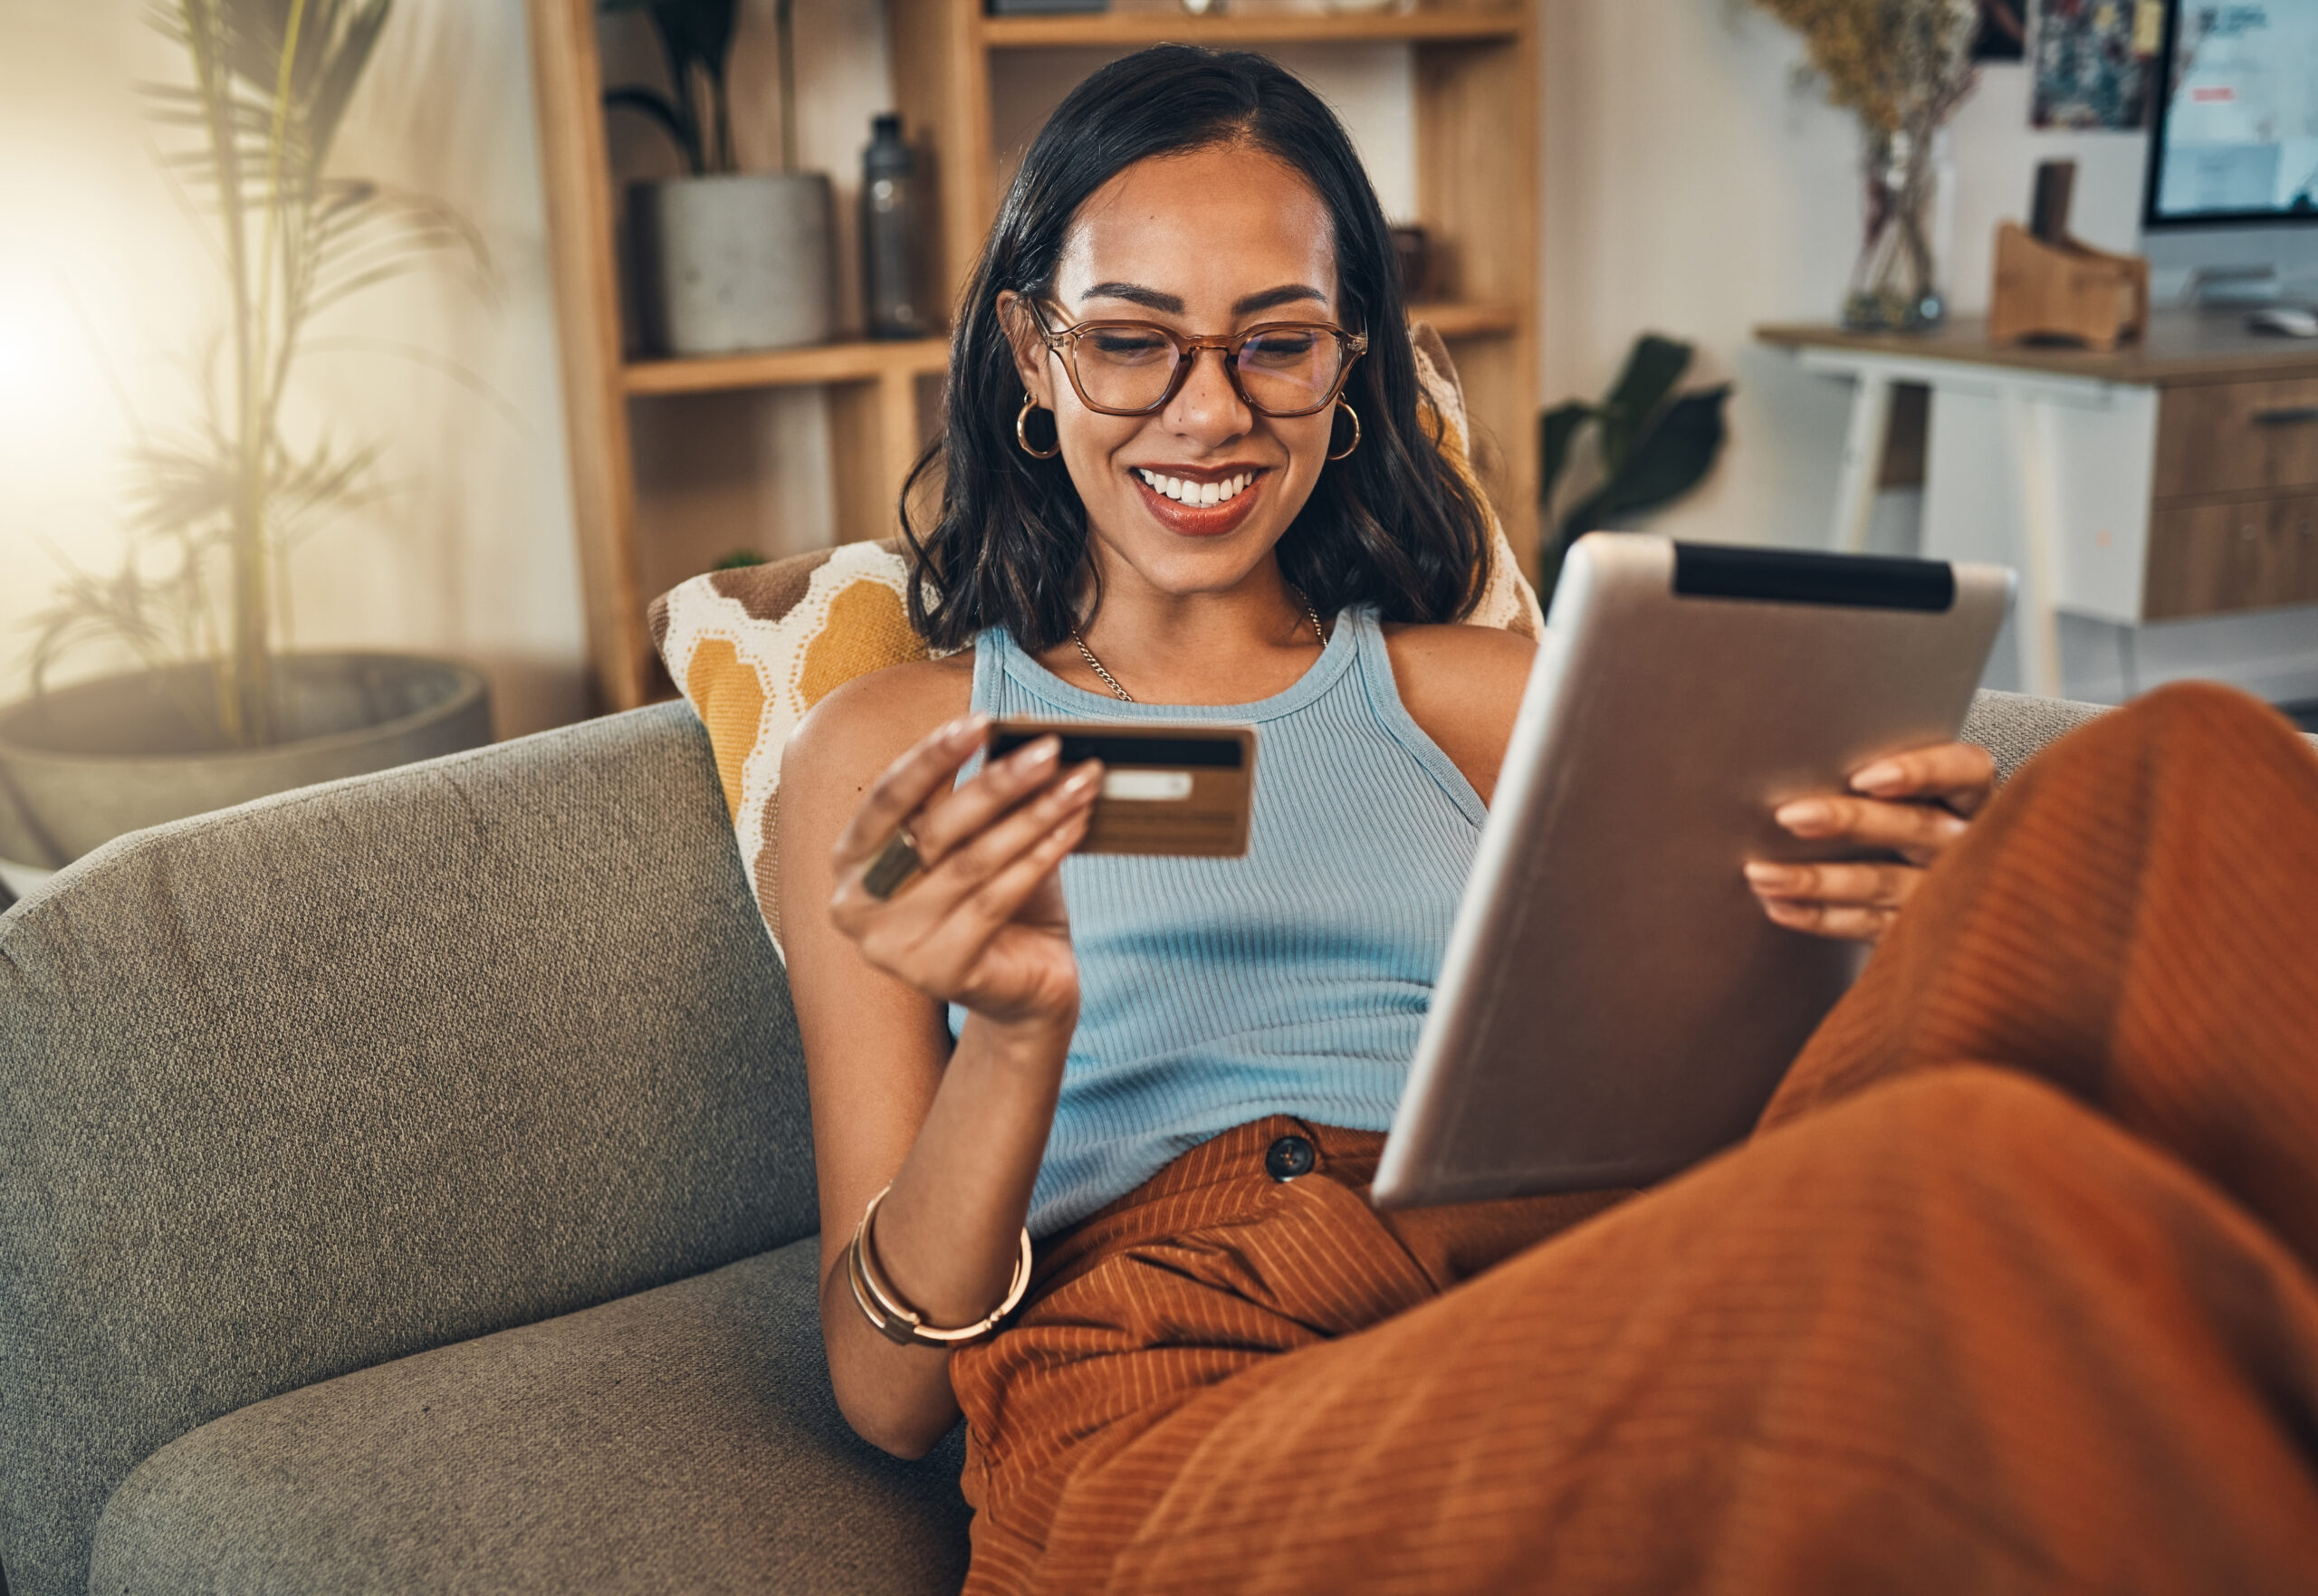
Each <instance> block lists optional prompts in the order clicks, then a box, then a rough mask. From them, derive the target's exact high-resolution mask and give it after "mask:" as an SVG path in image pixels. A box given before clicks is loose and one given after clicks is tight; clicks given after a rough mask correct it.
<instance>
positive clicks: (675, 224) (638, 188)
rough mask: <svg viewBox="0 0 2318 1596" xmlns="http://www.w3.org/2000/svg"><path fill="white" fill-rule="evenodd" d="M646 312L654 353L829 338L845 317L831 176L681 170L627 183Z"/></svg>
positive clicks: (719, 351) (646, 333) (721, 351)
mask: <svg viewBox="0 0 2318 1596" xmlns="http://www.w3.org/2000/svg"><path fill="white" fill-rule="evenodd" d="M628 225H629V227H630V228H631V229H632V237H631V248H632V249H633V251H634V260H635V267H636V278H637V314H638V316H639V317H640V319H641V321H642V326H641V329H640V330H641V331H642V333H643V337H644V342H645V347H646V349H647V351H649V352H650V353H652V354H656V355H725V354H732V353H734V352H737V351H739V350H742V349H784V348H787V347H789V346H790V345H793V344H817V343H823V342H826V341H827V340H828V339H829V335H830V333H831V332H832V331H833V330H835V328H836V324H837V314H836V302H837V296H836V292H835V288H836V271H835V267H834V265H833V264H832V262H833V260H834V253H833V240H832V237H831V225H832V224H831V200H830V194H829V178H828V177H826V176H825V175H824V174H822V173H819V172H789V173H781V172H742V173H737V174H731V175H727V176H722V177H674V178H670V179H668V180H667V181H666V182H659V183H638V184H636V185H634V186H632V187H630V188H629V189H628Z"/></svg>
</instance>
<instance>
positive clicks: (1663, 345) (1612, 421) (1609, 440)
mask: <svg viewBox="0 0 2318 1596" xmlns="http://www.w3.org/2000/svg"><path fill="white" fill-rule="evenodd" d="M1692 352H1693V351H1692V350H1691V346H1690V345H1689V344H1686V343H1681V342H1679V341H1677V340H1676V339H1671V338H1662V337H1660V336H1659V335H1658V334H1656V333H1654V332H1646V333H1644V334H1643V335H1642V337H1640V338H1638V339H1634V344H1633V350H1632V352H1631V353H1629V354H1628V355H1627V356H1626V366H1625V369H1624V371H1623V372H1621V373H1619V375H1618V380H1617V382H1616V383H1615V384H1614V386H1613V387H1611V389H1610V392H1609V395H1608V397H1605V398H1604V400H1603V401H1602V469H1603V470H1604V472H1606V473H1609V474H1610V475H1611V476H1615V475H1617V474H1618V473H1619V472H1620V471H1622V470H1624V467H1625V462H1626V455H1627V453H1628V451H1630V450H1631V449H1632V448H1633V445H1634V443H1635V441H1636V440H1637V439H1639V438H1640V437H1642V435H1643V434H1644V433H1645V432H1647V431H1648V430H1649V427H1650V424H1651V421H1652V419H1653V418H1654V417H1655V416H1657V414H1658V411H1659V408H1660V406H1662V405H1664V404H1665V403H1666V400H1667V397H1668V396H1669V395H1671V393H1673V391H1674V388H1675V385H1677V384H1678V383H1680V382H1681V380H1682V374H1683V373H1684V372H1686V371H1688V370H1689V369H1690V368H1691V354H1692Z"/></svg>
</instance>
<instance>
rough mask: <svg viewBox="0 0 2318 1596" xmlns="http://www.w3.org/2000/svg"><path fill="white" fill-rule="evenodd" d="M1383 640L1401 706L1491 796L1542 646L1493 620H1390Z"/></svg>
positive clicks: (1483, 793) (1483, 794) (1485, 797)
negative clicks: (1472, 622)
mask: <svg viewBox="0 0 2318 1596" xmlns="http://www.w3.org/2000/svg"><path fill="white" fill-rule="evenodd" d="M1384 646H1385V650H1386V652H1387V653H1388V654H1390V655H1391V656H1392V660H1393V680H1394V683H1395V684H1396V685H1397V686H1398V687H1399V688H1400V691H1401V704H1402V707H1403V708H1404V709H1406V710H1407V711H1408V712H1409V718H1410V719H1411V720H1413V721H1414V722H1416V723H1417V725H1418V726H1420V727H1421V728H1422V729H1423V731H1424V734H1425V735H1426V736H1428V737H1430V738H1432V741H1434V742H1435V743H1438V744H1439V745H1440V748H1441V751H1442V752H1443V753H1445V754H1447V755H1448V756H1449V758H1450V760H1451V763H1453V764H1454V765H1455V766H1456V767H1457V769H1460V770H1461V771H1463V772H1464V774H1465V779H1466V780H1468V781H1470V782H1471V783H1472V784H1473V790H1474V791H1476V792H1478V793H1480V795H1481V801H1482V802H1483V803H1487V802H1488V801H1489V798H1490V797H1491V795H1492V794H1494V793H1495V792H1496V790H1497V773H1498V769H1499V766H1501V765H1502V764H1503V763H1504V762H1505V745H1506V743H1507V742H1508V741H1509V740H1510V739H1511V737H1512V735H1513V718H1514V716H1515V715H1516V714H1517V713H1518V712H1519V711H1520V708H1521V693H1522V690H1523V689H1524V688H1525V687H1527V686H1528V683H1529V667H1530V664H1532V663H1533V662H1534V661H1535V660H1536V658H1537V645H1536V644H1535V643H1533V642H1531V641H1530V640H1529V639H1528V638H1527V637H1523V636H1517V635H1516V634H1514V633H1511V632H1506V631H1500V630H1499V628H1497V627H1495V626H1386V627H1385V628H1384Z"/></svg>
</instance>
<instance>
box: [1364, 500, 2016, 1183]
mask: <svg viewBox="0 0 2318 1596" xmlns="http://www.w3.org/2000/svg"><path fill="white" fill-rule="evenodd" d="M2011 585H2012V578H2011V574H2010V573H2009V572H2008V571H2005V570H2003V569H2000V568H1995V567H1987V566H1978V567H1975V566H1957V567H1952V568H1951V567H1949V566H1946V565H1943V564H1934V563H1931V562H1926V561H1920V560H1881V559H1844V558H1841V557H1832V556H1795V555H1782V554H1777V553H1773V552H1770V551H1764V550H1725V549H1711V548H1703V547H1692V546H1688V545H1685V546H1681V548H1680V550H1679V551H1678V546H1677V545H1675V544H1674V543H1672V542H1671V541H1670V540H1666V539H1663V538H1659V537H1650V536H1643V535H1635V534H1598V533H1597V534H1595V535H1592V536H1589V537H1586V538H1585V539H1582V540H1579V542H1578V543H1577V544H1576V547H1575V548H1574V549H1573V550H1572V551H1571V554H1570V557H1569V559H1568V561H1567V563H1566V567H1565V569H1564V574H1563V578H1562V585H1561V588H1560V590H1559V591H1558V592H1557V595H1556V597H1555V601H1554V614H1553V619H1552V623H1551V625H1550V626H1548V627H1547V638H1546V641H1545V644H1544V645H1543V646H1542V647H1541V648H1540V650H1539V654H1538V657H1537V664H1536V666H1535V668H1534V670H1533V672H1532V674H1531V676H1530V681H1529V686H1528V693H1527V694H1526V696H1525V697H1524V699H1523V701H1522V706H1521V710H1520V714H1519V717H1518V721H1517V722H1516V726H1515V730H1514V733H1513V738H1512V741H1511V744H1510V746H1509V749H1508V750H1507V757H1506V762H1505V766H1504V775H1503V776H1502V778H1501V779H1500V780H1499V787H1498V790H1497V793H1496V796H1495V801H1494V804H1493V806H1492V809H1491V813H1490V816H1489V824H1488V826H1487V827H1486V828H1485V829H1484V831H1483V833H1482V837H1481V843H1480V850H1479V854H1478V856H1477V857H1476V859H1475V862H1474V868H1473V875H1472V880H1471V884H1470V885H1469V886H1468V888H1467V891H1466V894H1465V900H1464V903H1463V904H1462V906H1461V909H1460V911H1459V915H1458V920H1457V923H1456V927H1455V930H1454V931H1453V932H1452V933H1451V938H1450V943H1449V947H1448V950H1447V952H1446V955H1445V957H1444V959H1443V961H1442V972H1441V979H1440V981H1439V983H1438V985H1437V987H1436V989H1435V991H1434V996H1433V1003H1432V1011H1431V1013H1430V1015H1429V1017H1428V1019H1427V1022H1426V1027H1425V1030H1424V1032H1423V1035H1422V1039H1421V1041H1420V1043H1419V1045H1418V1048H1417V1053H1416V1057H1415V1059H1414V1061H1413V1066H1412V1069H1411V1074H1410V1078H1409V1085H1408V1088H1407V1090H1406V1093H1405V1094H1404V1095H1403V1100H1402V1104H1401V1107H1400V1111H1399V1114H1398V1116H1397V1118H1396V1120H1395V1122H1394V1127H1393V1132H1392V1136H1391V1138H1390V1139H1389V1141H1388V1142H1387V1144H1386V1147H1385V1151H1384V1160H1383V1162H1382V1164H1381V1165H1380V1167H1379V1169H1378V1171H1377V1178H1376V1183H1375V1200H1376V1202H1377V1203H1378V1204H1379V1205H1380V1206H1384V1207H1402V1206H1410V1205H1414V1204H1422V1203H1437V1202H1460V1201H1470V1200H1477V1199H1484V1198H1495V1197H1508V1196H1514V1195H1518V1194H1523V1193H1530V1192H1540V1191H1555V1190H1582V1189H1586V1188H1592V1187H1603V1186H1621V1185H1638V1184H1643V1183H1645V1182H1648V1181H1652V1180H1658V1179H1660V1178H1662V1177H1663V1176H1666V1175H1669V1174H1671V1173H1673V1172H1675V1171H1679V1170H1681V1169H1683V1168H1685V1167H1687V1166H1688V1165H1690V1164H1691V1163H1693V1162H1696V1161H1698V1160H1700V1159H1701V1158H1704V1157H1706V1156H1708V1155H1709V1154H1710V1153H1712V1152H1716V1151H1718V1150H1719V1149H1720V1148H1722V1147H1725V1146H1728V1145H1729V1144H1730V1143H1731V1142H1736V1141H1738V1139H1740V1138H1741V1137H1743V1136H1745V1135H1746V1134H1747V1133H1748V1131H1749V1130H1750V1129H1751V1128H1752V1126H1753V1124H1754V1122H1755V1120H1756V1118H1757V1116H1758V1114H1759V1113H1761V1110H1762V1107H1763V1105H1764V1104H1765V1103H1766V1102H1767V1101H1768V1099H1769V1096H1770V1093H1771V1090H1772V1088H1773V1087H1774V1086H1775V1085H1777V1081H1778V1078H1779V1076H1780V1075H1782V1074H1783V1073H1784V1072H1785V1070H1786V1066H1787V1064H1788V1063H1789V1061H1791V1060H1792V1059H1793V1058H1794V1056H1795V1055H1796V1052H1797V1051H1798V1050H1799V1049H1800V1048H1801V1047H1802V1045H1803V1043H1804V1041H1805V1040H1806V1038H1807V1037H1809V1035H1810V1034H1811V1031H1812V1029H1813V1028H1814V1027H1815V1026H1816V1025H1817V1024H1818V1022H1819V1020H1820V1018H1822V1017H1823V1016H1824V1015H1825V1013H1826V1011H1827V1009H1828V1008H1830V1007H1832V1006H1833V1004H1834V1001H1835V999H1837V998H1839V997H1840V996H1841V995H1842V994H1843V991H1844V989H1845V987H1846V986H1847V985H1848V984H1849V983H1850V981H1851V980H1852V979H1853V976H1854V975H1855V973H1856V972H1857V970H1858V967H1859V963H1860V961H1861V959H1862V956H1863V952H1862V950H1861V949H1860V948H1859V947H1857V946H1856V945H1855V944H1852V943H1846V942H1834V941H1825V940H1822V939H1818V938H1815V937H1810V936H1806V935H1804V934H1801V933H1798V932H1791V931H1786V930H1783V929H1781V928H1779V927H1777V926H1775V925H1773V924H1772V923H1771V922H1769V921H1768V920H1767V919H1766V918H1765V917H1764V915H1763V913H1762V911H1761V909H1760V907H1759V906H1758V903H1757V902H1756V899H1755V896H1754V894H1753V893H1752V892H1750V891H1749V890H1748V886H1747V884H1746V879H1745V877H1744V874H1742V866H1743V865H1745V863H1746V862H1747V861H1748V859H1756V858H1762V859H1795V860H1801V859H1825V858H1831V857H1838V856H1843V855H1844V852H1845V850H1844V849H1842V848H1840V847H1839V846H1833V845H1828V844H1814V843H1806V842H1803V841H1800V840H1798V839H1796V838H1795V837H1793V836H1789V835H1787V834H1786V832H1784V831H1782V830H1780V829H1779V828H1778V827H1777V826H1775V825H1774V824H1773V823H1772V821H1771V818H1770V817H1771V812H1772V810H1774V809H1775V808H1777V807H1778V806H1779V805H1780V804H1782V803H1784V802H1785V801H1786V800H1787V799H1789V798H1796V797H1800V796H1803V795H1805V794H1808V793H1815V792H1830V791H1834V790H1838V789H1840V788H1842V787H1843V786H1844V781H1845V780H1846V779H1847V778H1848V776H1849V774H1850V772H1852V771H1854V770H1856V769H1860V768H1862V767H1863V766H1864V765H1866V764H1867V763H1869V762H1870V761H1871V760H1873V759H1875V758H1876V757H1878V756H1880V755H1882V754H1887V753H1893V752H1897V751H1900V750H1904V749H1909V748H1915V747H1920V746H1923V745H1925V744H1930V743H1937V742H1945V741H1950V740H1952V739H1953V738H1954V737H1955V735H1956V733H1957V731H1958V729H1959V727H1960V726H1961V725H1962V723H1963V719H1964V715H1965V712H1966V711H1967V710H1968V708H1969V706H1970V703H1971V699H1972V693H1973V691H1974V688H1975V687H1976V685H1977V684H1978V680H1979V677H1980V673H1981V670H1982V668H1983V666H1984V665H1985V664H1986V661H1987V657H1988V649H1989V646H1990V645H1991V644H1992V643H1993V642H1994V640H1995V636H1996V632H1997V626H1998V625H1999V624H2000V623H2001V621H2002V620H2003V617H2004V612H2005V609H2006V607H2007V605H2008V603H2009V600H2010V594H2011ZM1678 589H1688V590H1687V591H1681V590H1678Z"/></svg>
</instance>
